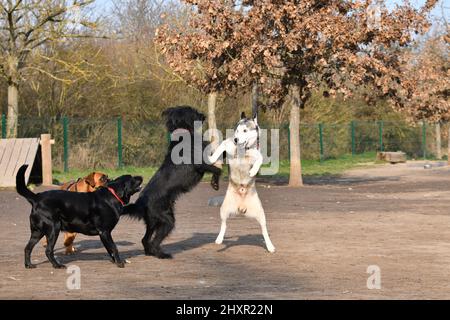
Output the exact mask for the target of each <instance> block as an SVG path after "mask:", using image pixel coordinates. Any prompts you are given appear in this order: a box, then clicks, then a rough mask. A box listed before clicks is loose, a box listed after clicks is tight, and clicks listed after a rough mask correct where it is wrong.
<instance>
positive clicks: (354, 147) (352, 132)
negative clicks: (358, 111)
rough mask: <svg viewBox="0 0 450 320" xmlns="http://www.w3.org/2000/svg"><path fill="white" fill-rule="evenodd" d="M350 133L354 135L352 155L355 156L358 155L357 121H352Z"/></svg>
mask: <svg viewBox="0 0 450 320" xmlns="http://www.w3.org/2000/svg"><path fill="white" fill-rule="evenodd" d="M350 127H351V128H350V129H351V130H350V131H351V135H352V155H353V156H354V155H355V154H356V140H355V121H352V122H351V124H350Z"/></svg>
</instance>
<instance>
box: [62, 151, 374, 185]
mask: <svg viewBox="0 0 450 320" xmlns="http://www.w3.org/2000/svg"><path fill="white" fill-rule="evenodd" d="M375 158H376V152H367V153H363V154H358V155H354V156H352V155H351V154H347V155H343V156H341V157H339V158H336V159H326V160H324V161H322V162H320V161H317V160H302V168H303V175H305V176H330V175H336V174H341V173H342V172H344V171H346V170H349V169H352V168H356V167H360V166H369V165H373V164H375ZM156 170H157V168H156V167H145V168H136V167H124V168H122V169H96V171H100V172H104V173H106V174H107V175H108V176H109V177H110V178H116V177H119V176H121V175H124V174H131V175H140V176H143V177H144V181H145V182H147V181H148V180H149V179H150V178H151V177H152V176H153V175H154V174H155V172H156ZM92 171H93V170H75V169H74V170H70V172H67V173H65V172H61V171H54V172H53V178H54V180H55V183H62V182H67V181H70V180H76V179H78V178H80V177H85V176H87V175H88V174H89V173H91V172H92ZM227 173H228V167H227V166H224V173H223V175H224V176H226V175H227ZM275 177H289V161H281V162H280V169H279V172H278V174H277V175H275ZM210 179H211V175H210V174H208V175H206V176H205V178H204V180H205V181H209V180H210Z"/></svg>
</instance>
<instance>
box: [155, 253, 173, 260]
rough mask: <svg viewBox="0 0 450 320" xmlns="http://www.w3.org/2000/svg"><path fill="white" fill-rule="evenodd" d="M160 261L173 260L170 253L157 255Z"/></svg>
mask: <svg viewBox="0 0 450 320" xmlns="http://www.w3.org/2000/svg"><path fill="white" fill-rule="evenodd" d="M155 256H156V257H157V258H158V259H173V256H172V255H171V254H170V253H165V252H159V253H157V254H156V255H155Z"/></svg>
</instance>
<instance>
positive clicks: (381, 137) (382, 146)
mask: <svg viewBox="0 0 450 320" xmlns="http://www.w3.org/2000/svg"><path fill="white" fill-rule="evenodd" d="M383 128H384V123H383V120H382V121H380V122H378V131H379V143H380V151H381V152H383V151H384V145H383Z"/></svg>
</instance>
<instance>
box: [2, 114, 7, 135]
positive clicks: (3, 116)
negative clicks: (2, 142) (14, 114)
mask: <svg viewBox="0 0 450 320" xmlns="http://www.w3.org/2000/svg"><path fill="white" fill-rule="evenodd" d="M2 139H6V115H5V114H2Z"/></svg>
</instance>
